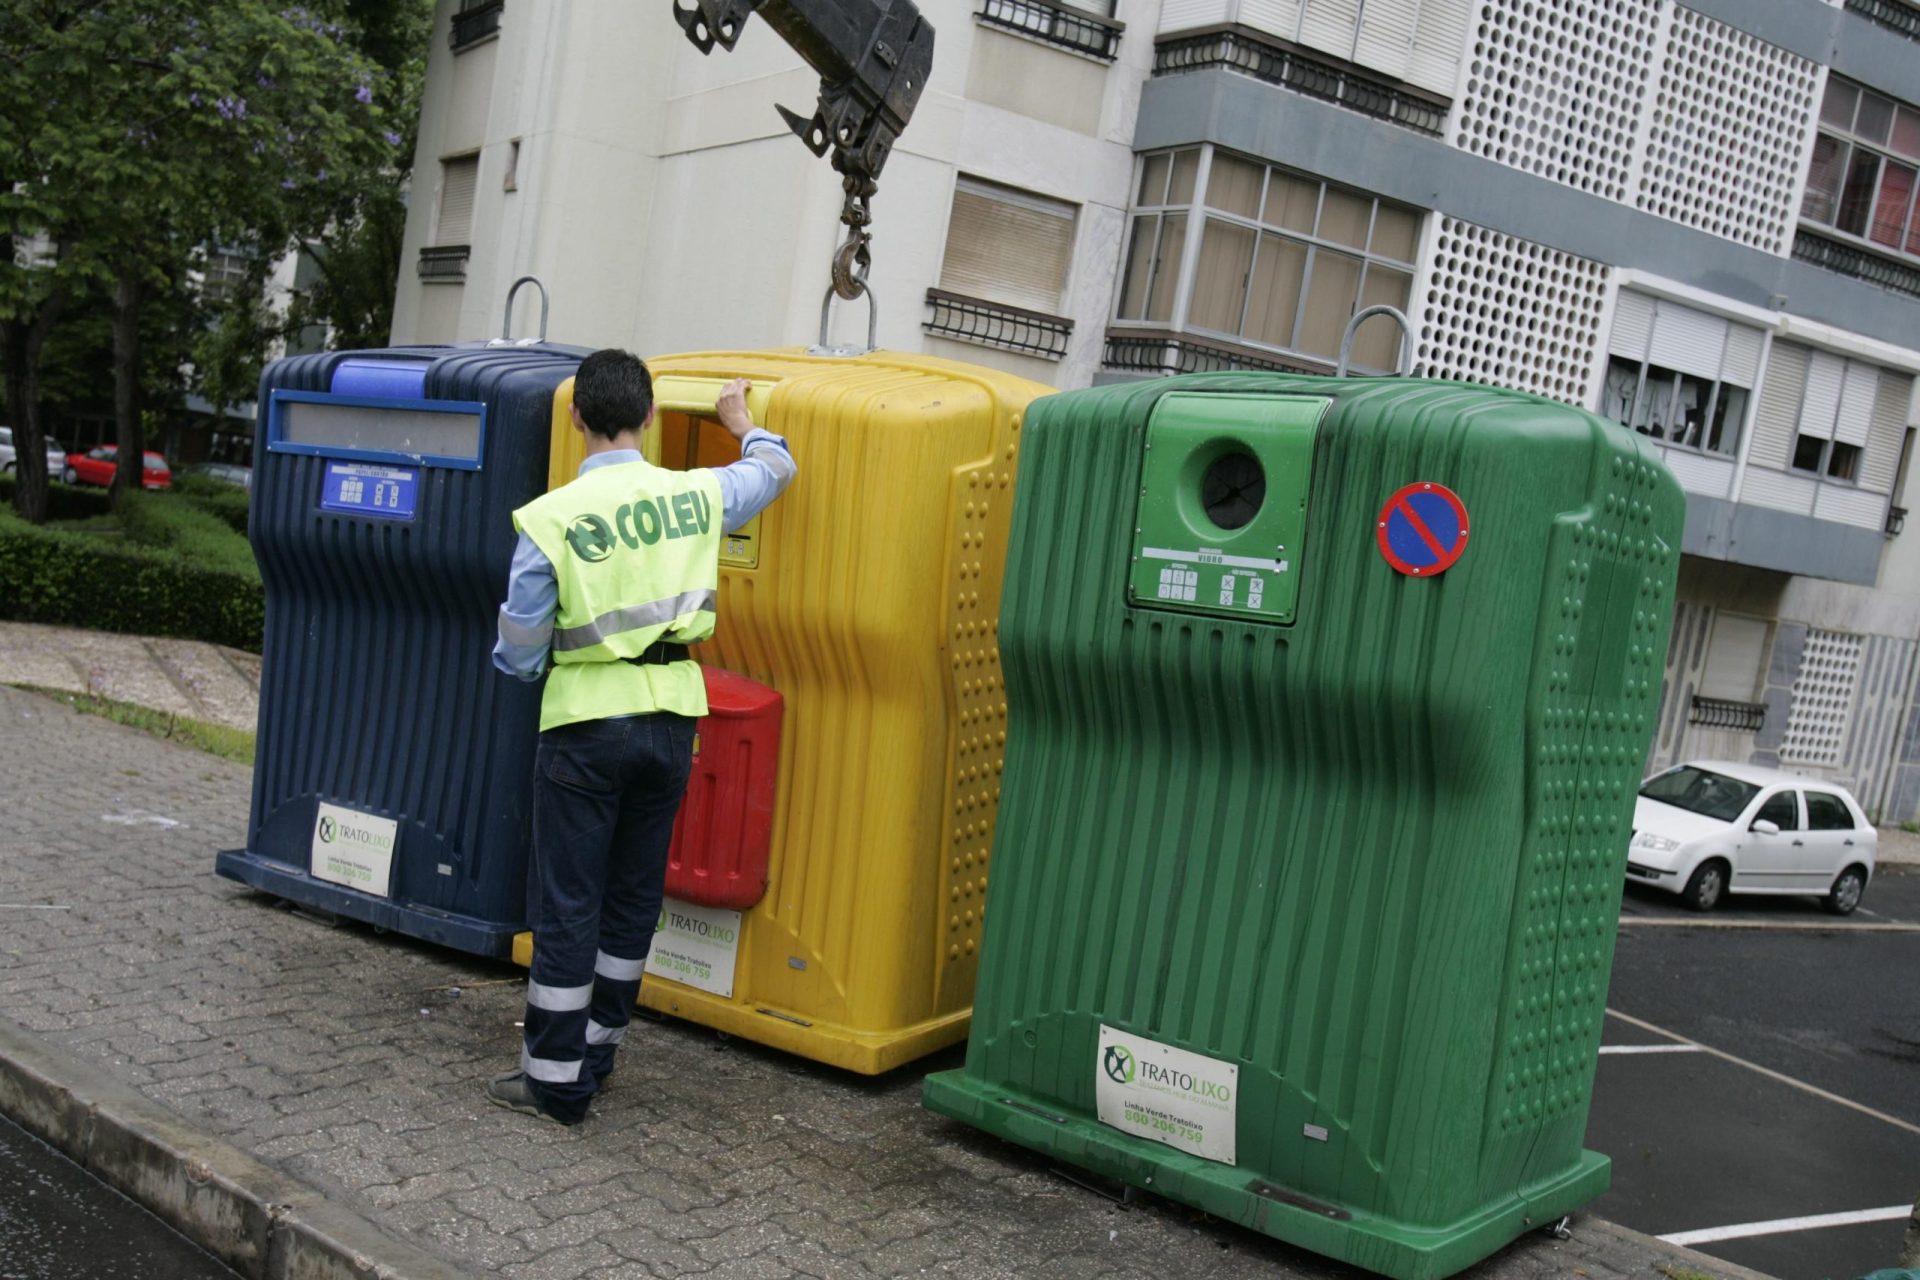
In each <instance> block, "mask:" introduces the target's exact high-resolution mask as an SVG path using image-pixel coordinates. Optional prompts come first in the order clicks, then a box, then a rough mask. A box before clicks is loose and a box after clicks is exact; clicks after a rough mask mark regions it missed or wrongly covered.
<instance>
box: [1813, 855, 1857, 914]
mask: <svg viewBox="0 0 1920 1280" xmlns="http://www.w3.org/2000/svg"><path fill="white" fill-rule="evenodd" d="M1866 891H1867V873H1866V871H1865V870H1863V869H1862V868H1860V867H1848V868H1847V869H1846V870H1845V871H1842V872H1841V873H1840V875H1839V877H1838V878H1837V879H1835V880H1834V882H1833V888H1831V889H1829V890H1827V896H1826V897H1824V898H1822V899H1821V900H1820V905H1821V906H1823V907H1825V908H1826V909H1827V910H1828V911H1831V912H1832V913H1833V914H1834V915H1836V916H1850V915H1852V914H1853V909H1854V908H1855V907H1857V906H1859V905H1860V897H1861V895H1862V894H1864V893H1866Z"/></svg>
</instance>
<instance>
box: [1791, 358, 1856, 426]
mask: <svg viewBox="0 0 1920 1280" xmlns="http://www.w3.org/2000/svg"><path fill="white" fill-rule="evenodd" d="M1846 377H1847V362H1846V361H1845V360H1842V359H1841V358H1840V357H1839V356H1836V355H1832V354H1830V353H1828V352H1825V351H1816V352H1814V353H1813V359H1812V361H1811V362H1809V364H1808V365H1807V398H1806V400H1805V401H1803V402H1802V403H1801V405H1800V434H1801V435H1803V436H1818V437H1819V438H1820V439H1822V440H1829V439H1832V437H1833V420H1834V418H1835V417H1836V416H1838V414H1839V412H1840V392H1841V390H1842V388H1843V387H1844V386H1845V384H1846Z"/></svg>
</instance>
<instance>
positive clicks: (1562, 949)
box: [926, 374, 1685, 1280]
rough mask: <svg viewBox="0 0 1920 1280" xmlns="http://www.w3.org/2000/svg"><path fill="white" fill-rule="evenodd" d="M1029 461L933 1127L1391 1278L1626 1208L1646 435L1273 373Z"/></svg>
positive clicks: (1112, 409)
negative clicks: (1623, 932)
mask: <svg viewBox="0 0 1920 1280" xmlns="http://www.w3.org/2000/svg"><path fill="white" fill-rule="evenodd" d="M1023 434H1024V435H1025V436H1026V442H1025V444H1024V446H1023V448H1022V454H1023V457H1022V461H1021V469H1020V477H1019V482H1018V490H1017V501H1016V506H1015V513H1014V528H1013V535H1012V543H1011V547H1010V551H1009V557H1008V563H1007V577H1006V591H1005V597H1004V600H1003V606H1002V614H1001V626H1000V653H1001V662H1002V665H1003V667H1004V670H1005V678H1006V690H1007V699H1008V703H1009V707H1010V713H1011V724H1010V739H1009V742H1008V747H1007V756H1006V765H1005V774H1004V776H1003V778H1002V780H1001V783H1002V786H1001V792H1002V793H1001V795H1000V809H999V817H998V828H997V833H996V835H995V839H994V844H993V850H992V854H991V857H990V859H988V860H985V861H983V862H982V864H981V865H980V866H979V867H978V868H977V870H978V873H979V883H980V885H981V887H982V888H984V886H985V885H986V882H987V880H988V879H989V878H990V879H991V880H992V889H991V892H990V893H989V894H988V895H987V901H988V902H990V903H991V905H992V908H993V918H992V919H991V920H990V921H989V922H987V924H986V932H985V939H984V952H983V956H982V961H981V967H980V978H979V987H978V991H977V994H976V996H975V1000H974V1011H973V1030H972V1035H971V1038H970V1039H969V1041H968V1046H967V1057H966V1065H965V1066H964V1068H962V1069H959V1070H955V1071H950V1072H945V1073H942V1074H939V1075H934V1076H931V1077H929V1079H928V1081H927V1085H926V1105H927V1106H928V1107H930V1108H932V1109H933V1110H934V1111H937V1112H940V1113H942V1114H945V1115H948V1116H952V1117H956V1118H958V1119H960V1120H963V1121H965V1122H967V1123H968V1124H972V1125H975V1126H977V1127H979V1128H982V1129H985V1130H987V1131H988V1132H990V1133H994V1134H997V1135H999V1136H1000V1137H1002V1138H1005V1139H1008V1140H1010V1141H1012V1142H1016V1143H1019V1144H1021V1145H1022V1146H1026V1147H1030V1148H1032V1149H1034V1150H1036V1151H1040V1152H1043V1153H1045V1154H1046V1155H1048V1156H1050V1157H1053V1158H1056V1159H1059V1160H1061V1161H1064V1162H1067V1163H1070V1164H1074V1165H1078V1166H1080V1167H1082V1168H1084V1169H1087V1170H1090V1171H1092V1172H1094V1173H1096V1174H1100V1175H1105V1176H1107V1177H1109V1178H1113V1179H1117V1180H1120V1181H1123V1182H1125V1183H1130V1184H1132V1185H1134V1186H1137V1187H1143V1188H1146V1189H1148V1190H1151V1191H1153V1192H1156V1193H1158V1194H1160V1195H1163V1196H1167V1197H1170V1198H1171V1199H1174V1200H1177V1201H1181V1202H1184V1203H1186V1204H1189V1205H1192V1206H1194V1207H1196V1208H1199V1209H1203V1210H1205V1211H1207V1212H1209V1213H1212V1214H1214V1215H1216V1216H1219V1217H1222V1218H1227V1219H1231V1220H1233V1221H1236V1222H1239V1223H1242V1224H1244V1225H1245V1226H1248V1227H1251V1228H1253V1229H1254V1230H1256V1231H1262V1232H1265V1233H1266V1234H1268V1235H1271V1236H1276V1237H1279V1238H1280V1239H1283V1240H1287V1241H1290V1242H1292V1243H1294V1244H1297V1245H1301V1246H1304V1247H1306V1248H1308V1249H1313V1250H1316V1251H1318V1252H1320V1253H1323V1254H1327V1255H1330V1256H1332V1257H1335V1258H1339V1259H1342V1260H1345V1261H1347V1262H1351V1263H1354V1264H1357V1265H1359V1266H1363V1267H1367V1268H1371V1269H1373V1270H1375V1271H1378V1272H1382V1273H1384V1274H1387V1275H1390V1276H1396V1277H1400V1278H1401V1280H1423V1278H1425V1277H1437V1276H1446V1275H1450V1274H1452V1273H1453V1272H1455V1271H1458V1270H1460V1269H1462V1268H1464V1267H1466V1266H1468V1265H1470V1264H1471V1263H1473V1262H1475V1261H1477V1260H1478V1259H1480V1258H1482V1257H1485V1256H1486V1255H1487V1254H1489V1253H1492V1252H1493V1251H1494V1250H1496V1249H1498V1248H1500V1247H1501V1246H1502V1245H1504V1244H1506V1243H1507V1242H1509V1241H1511V1240H1513V1239H1514V1238H1515V1237H1517V1236H1519V1235H1520V1234H1521V1233H1523V1232H1525V1231H1526V1230H1528V1229H1529V1228H1533V1227H1541V1226H1545V1225H1550V1224H1552V1223H1553V1222H1554V1221H1556V1220H1557V1219H1558V1218H1559V1217H1560V1216H1561V1215H1563V1214H1565V1213H1568V1212H1570V1211H1571V1210H1572V1209H1574V1208H1575V1207H1577V1206H1579V1205H1581V1204H1583V1203H1584V1202H1586V1201H1588V1200H1590V1199H1592V1198H1593V1197H1594V1196H1596V1195H1598V1194H1599V1193H1600V1192H1602V1191H1604V1190H1605V1189H1606V1186H1607V1179H1608V1167H1609V1166H1608V1161H1607V1159H1606V1157H1604V1156H1601V1155H1598V1154H1596V1153H1594V1152H1590V1151H1584V1150H1582V1146H1581V1142H1582V1137H1583V1135H1584V1133H1585V1130H1586V1123H1587V1110H1588V1105H1589V1102H1590V1100H1591V1096H1592V1087H1593V1076H1594V1065H1595V1050H1596V1049H1597V1048H1598V1045H1599V1041H1600V1031H1601V1021H1602V1018H1603V1015H1604V1011H1605V1004H1606V995H1607V979H1608V972H1609V970H1610V968H1611V966H1612V962H1613V946H1614V933H1615V928H1616V921H1617V917H1618V910H1619V902H1620V889H1621V882H1622V875H1623V871H1624V867H1623V863H1624V861H1625V858H1626V848H1627V841H1628V825H1627V824H1628V822H1629V820H1630V817H1631V813H1632V808H1633V801H1634V794H1635V790H1636V787H1637V785H1638V781H1639V777H1640V766H1641V762H1642V760H1643V759H1644V757H1645V751H1646V745H1647V741H1648V739H1649V736H1650V734H1651V732H1652V729H1653V725H1654V717H1655V715H1656V708H1657V706H1658V697H1659V693H1660V679H1661V668H1662V664H1663V662H1664V659H1665V652H1666V643H1667V631H1668V623H1669V619H1670V616H1671V611H1672V606H1673V590H1674V576H1675V572H1676V569H1677V567H1678V562H1679V555H1680V532H1681V522H1682V519H1683V517H1684V514H1685V502H1684V499H1683V496H1682V493H1681V490H1680V487H1679V485H1678V484H1677V483H1676V482H1675V481H1674V479H1673V477H1672V475H1671V474H1670V473H1669V472H1668V471H1667V470H1666V468H1665V467H1664V466H1663V465H1662V464H1661V463H1660V461H1659V460H1658V458H1657V456H1656V455H1655V452H1654V450H1653V448H1652V447H1651V446H1650V444H1649V443H1647V442H1645V441H1643V440H1642V439H1641V438H1640V437H1638V436H1635V435H1634V434H1633V433H1631V432H1629V431H1627V430H1625V429H1624V428H1622V427H1620V426H1618V425H1615V424H1613V423H1609V422H1605V421H1603V420H1602V419H1600V418H1597V417H1595V416H1594V415H1593V414H1591V413H1587V412H1585V411H1584V410H1580V409H1576V408H1572V407H1570V406H1567V405H1564V404H1560V403H1556V402H1553V401H1549V400H1543V399H1540V398H1537V397H1533V396H1528V395H1522V394H1518V393H1514V392H1507V391H1500V390H1495V389H1492V388H1487V387H1478V386H1470V385H1465V384H1460V383H1448V382H1430V381H1414V380H1408V379H1389V378H1380V379H1330V378H1311V377H1299V376H1292V375H1282V374H1202V375H1194V376H1190V377H1182V378H1170V379H1164V380H1159V381H1153V382H1137V383H1131V384H1125V385H1120V386H1112V387H1102V388H1095V389H1092V390H1087V391H1076V392H1069V393H1066V394H1062V395H1056V396H1052V397H1049V398H1047V399H1043V400H1040V401H1037V402H1035V404H1034V405H1033V407H1032V408H1031V409H1030V410H1029V414H1028V418H1027V424H1026V428H1025V430H1024V432H1023ZM989 867H990V869H991V874H990V876H989ZM956 927H957V926H956Z"/></svg>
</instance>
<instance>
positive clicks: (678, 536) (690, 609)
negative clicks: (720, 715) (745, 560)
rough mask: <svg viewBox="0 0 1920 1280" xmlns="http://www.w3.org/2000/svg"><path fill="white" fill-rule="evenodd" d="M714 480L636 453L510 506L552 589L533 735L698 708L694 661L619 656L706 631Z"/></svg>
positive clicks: (715, 540) (716, 579)
mask: <svg viewBox="0 0 1920 1280" xmlns="http://www.w3.org/2000/svg"><path fill="white" fill-rule="evenodd" d="M720 518H721V512H720V480H719V478H718V477H717V476H715V475H714V474H713V472H711V471H705V470H701V471H668V470H666V469H665V468H663V467H656V466H654V465H653V464H652V463H651V462H647V461H645V460H644V459H643V460H641V461H639V462H624V463H618V464H615V465H612V466H603V467H595V468H594V469H593V470H591V471H589V472H587V473H586V474H585V475H583V476H581V477H580V478H579V479H578V480H575V481H573V482H572V483H571V484H567V485H563V486H562V487H560V488H558V489H555V490H553V491H552V492H551V493H547V494H544V495H542V496H541V497H538V498H535V499H534V500H533V501H532V502H529V503H528V504H527V505H526V506H524V507H521V508H520V509H519V510H518V511H516V512H514V513H513V525H514V528H516V529H518V530H519V531H521V532H522V533H525V534H526V535H527V536H528V537H530V538H532V539H533V541H534V544H535V545H536V546H538V547H539V548H540V550H541V551H543V552H545V553H546V557H547V559H549V560H551V561H552V562H553V571H554V578H555V580H556V581H557V582H558V584H559V588H560V605H559V611H558V612H557V613H556V614H555V616H554V620H553V641H552V643H553V670H552V671H551V672H550V673H549V674H548V675H547V687H546V692H545V693H544V694H543V695H542V698H541V702H540V728H541V731H542V732H544V731H546V730H548V729H554V728H558V727H559V726H561V725H564V724H573V723H575V722H576V721H580V720H601V719H605V718H606V717H609V716H624V715H644V714H647V713H649V712H654V711H673V712H678V713H679V714H681V715H687V716H703V715H705V714H706V713H707V687H706V682H705V681H704V680H703V679H702V678H701V675H700V666H699V664H698V663H696V662H692V661H686V662H672V663H666V664H662V665H650V666H639V665H637V664H635V663H631V662H622V661H619V659H622V658H634V657H638V656H639V655H640V654H642V653H643V652H645V651H646V649H647V647H648V646H649V645H651V644H653V643H654V642H655V641H656V640H665V641H668V642H670V643H673V644H693V643H695V642H697V641H700V640H704V639H706V638H707V637H708V636H710V635H712V634H713V619H714V614H713V602H714V591H715V589H716V588H717V587H718V586H719V583H720Z"/></svg>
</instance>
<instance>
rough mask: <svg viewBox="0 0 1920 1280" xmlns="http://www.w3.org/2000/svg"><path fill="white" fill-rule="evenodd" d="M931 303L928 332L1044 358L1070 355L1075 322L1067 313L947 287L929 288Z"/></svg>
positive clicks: (926, 325) (1054, 358)
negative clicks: (1024, 306)
mask: <svg viewBox="0 0 1920 1280" xmlns="http://www.w3.org/2000/svg"><path fill="white" fill-rule="evenodd" d="M927 305H928V306H929V307H931V308H933V314H932V316H930V317H929V318H928V319H927V320H926V321H925V323H924V324H923V325H922V327H923V328H924V329H926V331H927V332H928V333H931V334H937V335H938V336H940V337H942V338H956V339H958V340H959V341H961V342H972V343H977V344H978V345H980V346H983V347H999V348H1000V349H1001V350H1003V351H1018V352H1020V353H1021V354H1023V355H1029V356H1039V357H1040V358H1041V359H1043V360H1058V359H1059V358H1060V357H1062V356H1064V355H1066V354H1067V339H1068V337H1070V336H1071V335H1072V333H1073V321H1071V320H1069V319H1067V318H1066V317H1065V316H1050V315H1047V314H1046V313H1044V312H1040V311H1026V310H1022V309H1021V308H1019V307H1007V306H1002V305H1001V304H1000V303H998V302H988V301H986V300H985V299H984V298H969V297H967V296H965V295H964V294H958V293H948V292H947V291H946V290H944V289H929V290H927Z"/></svg>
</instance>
